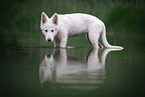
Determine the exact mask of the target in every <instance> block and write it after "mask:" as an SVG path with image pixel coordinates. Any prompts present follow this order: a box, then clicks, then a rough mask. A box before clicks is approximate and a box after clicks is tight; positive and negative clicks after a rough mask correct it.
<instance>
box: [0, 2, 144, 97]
mask: <svg viewBox="0 0 145 97" xmlns="http://www.w3.org/2000/svg"><path fill="white" fill-rule="evenodd" d="M0 9H1V15H0V17H1V20H0V59H1V60H0V61H1V63H0V66H1V67H0V76H1V79H0V80H1V81H0V86H1V88H0V90H1V91H2V94H4V96H3V95H2V94H1V95H2V96H3V97H34V96H35V97H58V96H60V97H89V96H90V95H91V96H90V97H144V96H143V95H144V89H145V77H144V76H145V65H144V64H145V60H144V58H145V55H144V53H143V52H145V49H144V47H145V46H144V43H145V30H144V26H145V1H144V0H4V1H2V2H1V3H0ZM43 11H44V12H45V13H46V14H47V15H48V16H49V17H51V16H52V15H53V14H54V13H60V14H65V13H76V12H77V13H88V14H91V15H94V16H96V17H98V18H100V19H101V20H102V21H103V22H104V23H105V25H106V29H107V39H108V41H109V43H110V44H112V45H121V46H123V47H124V48H125V49H124V50H122V51H118V52H111V53H109V55H107V57H106V63H105V71H106V75H104V77H105V80H104V83H103V84H98V85H100V87H99V88H98V89H94V90H87V89H86V91H84V92H82V95H81V96H80V94H79V93H80V92H79V91H76V90H74V91H76V94H74V93H73V94H72V95H70V94H71V93H72V91H73V90H72V89H69V88H67V86H68V87H69V86H71V84H70V85H69V84H66V85H65V84H57V83H51V82H50V81H47V82H46V83H45V84H40V81H39V64H40V63H41V61H42V59H44V57H45V55H51V54H52V53H53V51H54V49H53V48H48V46H51V47H52V46H53V43H49V44H48V43H47V42H46V41H45V39H44V36H43V34H42V32H41V30H40V16H41V13H42V12H43ZM68 45H69V46H75V47H80V48H78V49H66V51H67V56H66V57H68V60H69V58H70V59H71V60H72V61H75V62H83V63H86V62H87V60H86V59H87V56H88V55H87V54H89V52H90V50H91V48H92V45H91V44H90V43H89V42H88V41H87V40H86V38H85V35H81V36H77V37H74V38H69V41H68ZM100 52H101V53H102V50H100ZM56 56H59V53H57V54H56ZM98 57H99V58H101V54H100V53H99V55H98ZM56 59H57V57H56ZM74 64H75V63H74ZM68 65H69V64H68ZM74 71H75V69H74ZM77 76H78V78H81V76H79V75H77ZM86 76H88V75H87V74H86ZM92 76H93V75H92ZM92 76H91V75H90V77H92ZM95 77H97V76H95ZM64 80H65V79H64ZM72 80H74V79H73V78H72ZM80 81H81V80H80ZM90 84H91V83H90ZM90 84H86V86H87V85H88V86H89V85H90ZM76 85H77V84H76ZM63 86H66V88H63ZM78 86H79V85H78ZM94 86H97V85H94ZM77 93H78V94H77Z"/></svg>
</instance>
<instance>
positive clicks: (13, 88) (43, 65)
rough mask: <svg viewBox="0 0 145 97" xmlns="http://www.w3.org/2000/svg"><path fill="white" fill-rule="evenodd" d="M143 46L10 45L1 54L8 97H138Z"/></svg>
mask: <svg viewBox="0 0 145 97" xmlns="http://www.w3.org/2000/svg"><path fill="white" fill-rule="evenodd" d="M143 52H144V49H140V50H138V51H136V49H134V48H133V49H132V48H131V49H124V50H122V51H117V50H113V49H102V50H97V49H89V48H77V49H53V48H21V49H18V50H16V49H10V50H7V51H6V52H4V53H2V55H1V68H0V74H1V81H0V82H1V93H2V94H3V95H5V96H7V97H33V96H35V97H58V96H61V97H68V96H70V97H75V96H78V97H88V96H91V97H96V96H101V97H122V96H125V97H136V96H138V95H143V94H144V86H145V83H144V82H145V65H144V62H145V61H144V54H143Z"/></svg>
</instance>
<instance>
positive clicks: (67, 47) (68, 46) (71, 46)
mask: <svg viewBox="0 0 145 97" xmlns="http://www.w3.org/2000/svg"><path fill="white" fill-rule="evenodd" d="M66 48H76V47H72V46H67V47H66Z"/></svg>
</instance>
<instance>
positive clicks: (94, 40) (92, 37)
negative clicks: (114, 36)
mask: <svg viewBox="0 0 145 97" xmlns="http://www.w3.org/2000/svg"><path fill="white" fill-rule="evenodd" d="M99 37H100V34H99V33H98V34H97V33H91V32H89V40H90V42H91V43H92V45H93V47H94V48H97V49H98V48H100V45H99V44H100V43H99V42H98V40H99Z"/></svg>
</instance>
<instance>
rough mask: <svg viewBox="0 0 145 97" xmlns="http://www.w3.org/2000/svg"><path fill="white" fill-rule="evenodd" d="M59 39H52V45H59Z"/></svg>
mask: <svg viewBox="0 0 145 97" xmlns="http://www.w3.org/2000/svg"><path fill="white" fill-rule="evenodd" d="M59 44H60V41H59V40H58V39H54V47H59Z"/></svg>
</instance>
